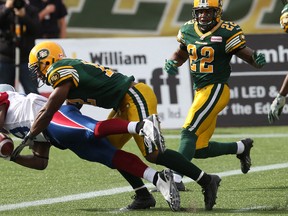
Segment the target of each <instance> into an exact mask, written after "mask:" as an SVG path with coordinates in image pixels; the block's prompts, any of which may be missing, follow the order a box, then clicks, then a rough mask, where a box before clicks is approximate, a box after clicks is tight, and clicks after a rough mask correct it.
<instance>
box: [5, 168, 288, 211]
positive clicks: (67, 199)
mask: <svg viewBox="0 0 288 216" xmlns="http://www.w3.org/2000/svg"><path fill="white" fill-rule="evenodd" d="M287 167H288V163H282V164H272V165H267V166H258V167H252V168H251V170H250V171H249V173H251V172H261V171H268V170H275V169H284V168H287ZM216 174H217V175H219V176H220V177H226V176H233V175H240V174H242V172H241V171H240V170H230V171H226V172H221V173H216ZM183 182H184V183H188V182H192V180H191V179H190V178H187V177H184V178H183ZM146 185H147V187H149V188H151V187H154V185H153V184H146ZM130 191H132V188H131V187H130V186H128V187H120V188H112V189H109V190H101V191H92V192H89V193H81V194H74V195H68V196H62V197H56V198H50V199H43V200H36V201H31V202H21V203H15V204H7V205H0V211H9V210H14V209H19V208H27V207H31V206H40V205H51V204H54V203H61V202H70V201H75V200H83V199H90V198H94V197H100V196H108V195H114V194H119V193H125V192H130Z"/></svg>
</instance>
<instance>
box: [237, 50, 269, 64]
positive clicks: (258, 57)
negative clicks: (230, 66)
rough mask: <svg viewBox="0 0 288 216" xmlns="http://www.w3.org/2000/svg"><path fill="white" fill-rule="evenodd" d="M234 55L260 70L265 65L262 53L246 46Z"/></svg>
mask: <svg viewBox="0 0 288 216" xmlns="http://www.w3.org/2000/svg"><path fill="white" fill-rule="evenodd" d="M235 55H236V56H237V57H239V58H241V59H243V60H244V61H246V62H247V63H248V64H250V65H252V66H253V67H255V68H262V67H263V66H264V65H265V64H266V59H265V55H264V54H263V53H259V52H256V51H255V50H252V49H251V48H250V47H247V46H246V47H244V48H243V49H241V50H239V51H238V52H237V53H235Z"/></svg>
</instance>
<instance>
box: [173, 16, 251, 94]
mask: <svg viewBox="0 0 288 216" xmlns="http://www.w3.org/2000/svg"><path fill="white" fill-rule="evenodd" d="M177 40H178V42H180V43H182V44H183V45H184V46H185V47H186V48H187V52H188V54H189V61H190V72H191V73H192V78H193V81H194V86H193V88H194V89H198V88H202V87H204V86H206V85H209V84H215V83H227V82H228V79H229V77H230V73H231V66H230V60H231V58H232V55H233V54H234V53H235V52H237V51H238V50H239V49H242V48H244V47H245V46H246V40H245V37H244V34H243V32H242V30H241V28H240V27H239V26H238V25H237V24H235V23H233V22H227V21H223V20H221V21H220V22H219V23H218V24H217V25H216V26H215V27H214V28H213V29H212V30H211V31H209V32H207V33H205V34H203V33H201V31H200V30H199V29H198V26H197V22H194V21H189V22H187V23H185V24H184V25H183V26H182V27H181V28H180V30H179V32H178V35H177Z"/></svg>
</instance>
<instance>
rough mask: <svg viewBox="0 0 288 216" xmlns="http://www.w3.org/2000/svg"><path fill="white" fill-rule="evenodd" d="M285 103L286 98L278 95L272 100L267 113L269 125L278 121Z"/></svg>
mask: <svg viewBox="0 0 288 216" xmlns="http://www.w3.org/2000/svg"><path fill="white" fill-rule="evenodd" d="M285 102H286V98H285V97H284V96H282V95H280V94H278V95H277V97H276V98H275V99H274V100H273V102H272V104H271V106H270V110H269V113H268V121H269V123H270V124H271V123H273V122H275V121H276V120H279V116H280V115H281V112H282V110H283V107H284V105H285Z"/></svg>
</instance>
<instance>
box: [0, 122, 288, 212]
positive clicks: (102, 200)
mask: <svg viewBox="0 0 288 216" xmlns="http://www.w3.org/2000/svg"><path fill="white" fill-rule="evenodd" d="M287 131H288V127H255V128H222V129H217V130H216V134H218V135H220V134H222V135H226V134H227V135H231V134H237V136H238V137H236V138H222V137H221V138H214V140H219V141H231V140H238V139H241V138H243V137H245V135H246V134H255V138H254V141H255V143H254V147H253V148H252V151H251V157H252V163H253V167H259V166H265V165H271V164H285V163H288V158H287V155H288V142H287V140H288V136H287V137H277V136H275V137H270V138H269V137H266V136H267V135H269V134H276V135H277V134H280V135H281V134H285V133H287ZM163 133H164V135H165V136H166V135H167V137H169V136H168V135H179V133H180V131H179V130H164V131H163ZM261 134H262V135H263V137H261ZM287 134H288V133H287ZM259 135H260V136H259ZM252 138H253V136H252ZM17 142H18V141H17ZM178 142H179V138H178V136H176V138H175V137H174V138H167V139H166V145H167V146H168V147H169V148H171V149H177V146H178ZM124 149H125V150H127V151H132V152H134V153H136V154H137V155H138V156H140V154H139V150H138V149H137V148H136V145H135V143H134V142H133V141H131V142H129V143H128V144H127V145H126V146H125V148H124ZM25 152H29V151H28V149H27V150H25ZM140 158H142V159H143V157H142V156H140ZM49 161H50V162H49V165H48V168H47V169H46V170H44V171H37V170H31V169H28V168H24V167H21V166H19V165H16V164H14V163H13V162H9V161H5V160H2V161H1V163H0V170H1V183H0V184H1V190H0V215H1V216H2V215H13V216H14V215H27V216H28V215H29V216H34V215H35V216H36V215H37V216H39V215H40V216H42V215H47V216H48V215H49V216H50V215H61V216H66V215H67V216H68V215H69V216H72V215H115V214H117V215H141V216H145V215H151V214H152V215H159V216H160V215H161V216H166V215H175V214H176V215H206V214H209V215H210V214H211V215H212V214H213V215H225V216H228V215H245V216H248V215H249V216H250V215H253V216H256V215H257V216H259V215H285V214H288V193H287V192H288V189H287V188H288V180H287V168H282V169H272V170H270V171H260V172H249V173H248V174H246V175H244V174H236V175H231V176H223V177H222V181H221V186H220V188H219V192H218V199H217V205H216V206H215V207H214V210H213V211H212V212H206V211H204V210H203V207H204V203H203V195H202V194H201V188H200V187H199V186H198V185H197V184H195V183H194V182H189V183H186V187H187V188H188V189H189V191H187V192H181V206H182V211H181V212H178V213H173V212H171V211H170V209H169V207H168V205H167V203H166V201H164V199H163V198H162V196H161V194H159V193H153V195H154V196H155V199H156V201H157V204H156V207H155V208H153V209H150V210H144V211H134V212H119V211H118V209H119V208H121V207H123V206H126V205H127V204H129V203H130V202H131V201H132V200H131V198H130V197H131V196H132V195H133V192H132V191H129V192H123V193H119V194H114V195H106V196H97V197H92V198H87V199H80V200H75V201H69V202H56V203H54V204H45V205H41V204H39V203H38V204H37V203H36V204H37V205H36V206H30V207H26V208H18V209H15V210H7V211H1V208H3V206H4V205H7V204H19V203H22V202H32V201H37V200H45V201H47V199H51V198H58V197H63V196H69V195H77V194H87V193H89V192H95V191H101V190H107V189H113V188H123V187H127V188H129V189H130V187H129V185H128V184H127V183H126V182H125V180H124V179H123V178H122V177H121V176H120V174H119V173H118V172H117V171H115V170H110V169H108V168H106V167H105V166H103V165H101V164H93V163H89V162H86V161H83V160H81V159H79V158H77V156H75V155H74V154H73V153H71V152H69V151H60V150H58V149H56V148H52V150H51V155H50V160H49ZM193 162H195V164H197V165H199V167H201V168H202V169H204V170H205V171H206V172H208V173H220V174H221V173H223V172H225V171H229V170H237V171H239V160H237V159H236V157H235V156H234V155H227V156H222V157H218V158H210V159H205V160H196V159H195V160H193ZM146 163H147V162H146ZM148 164H149V163H148ZM149 165H151V166H152V167H153V168H156V169H157V170H161V169H162V168H163V167H161V166H156V165H154V164H149ZM12 207H13V206H12ZM12 207H11V208H12Z"/></svg>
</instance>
